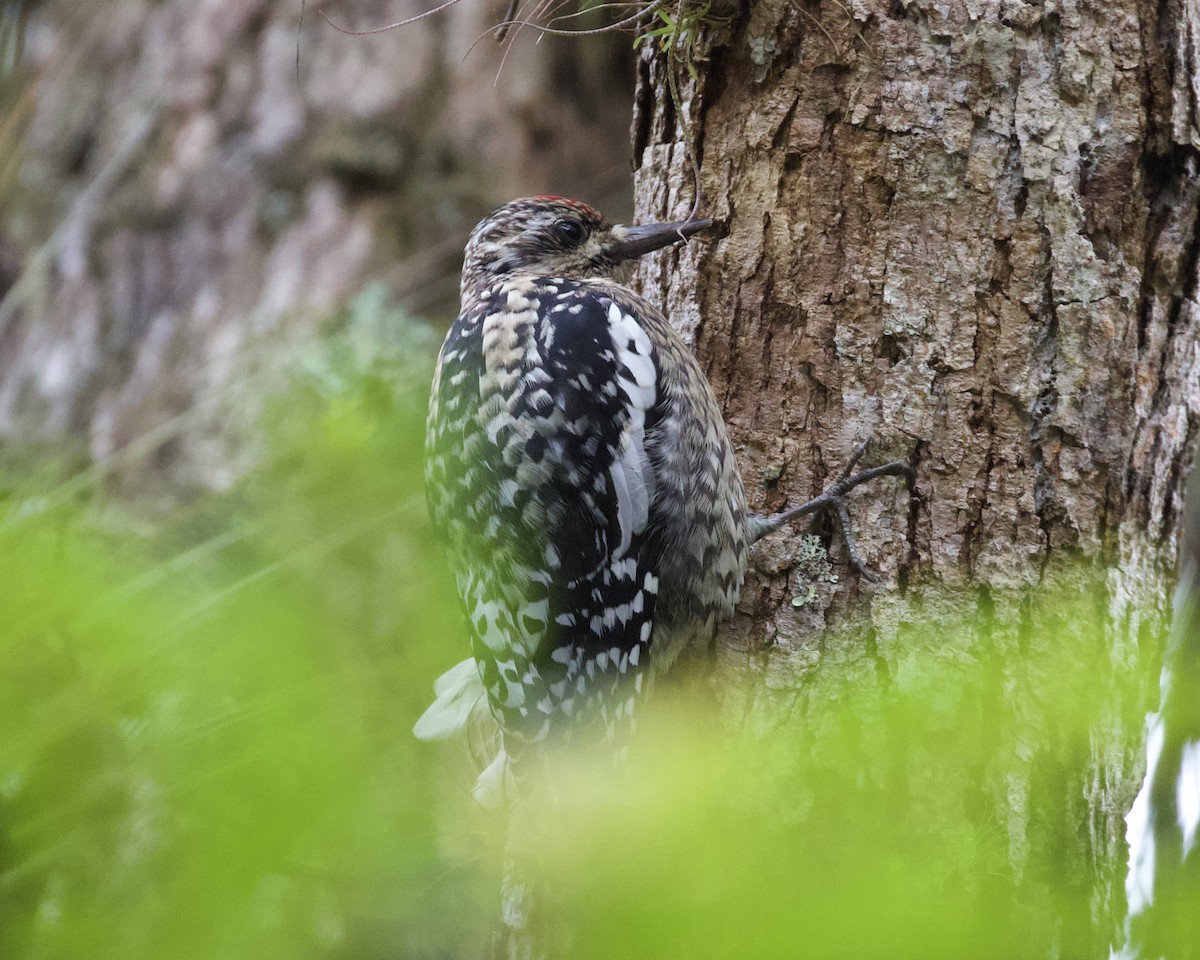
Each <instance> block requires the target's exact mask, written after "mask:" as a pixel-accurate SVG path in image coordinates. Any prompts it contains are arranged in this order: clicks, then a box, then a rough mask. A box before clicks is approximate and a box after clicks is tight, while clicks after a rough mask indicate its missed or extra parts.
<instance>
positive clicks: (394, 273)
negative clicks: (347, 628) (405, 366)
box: [0, 0, 633, 503]
mask: <svg viewBox="0 0 1200 960" xmlns="http://www.w3.org/2000/svg"><path fill="white" fill-rule="evenodd" d="M9 6H10V7H11V6H12V5H11V4H10V5H9ZM428 6H429V7H432V6H433V4H429V5H428ZM16 9H17V10H18V12H20V11H22V10H23V11H24V13H23V14H22V16H23V17H24V19H23V20H22V25H23V27H24V44H23V46H24V58H23V67H22V69H23V70H24V71H25V74H26V78H27V89H26V90H25V92H24V93H23V94H22V95H20V96H19V97H18V96H15V95H14V96H13V97H12V98H11V99H10V100H6V102H5V106H10V105H11V106H12V108H13V109H12V112H11V114H9V115H6V116H5V117H3V122H0V152H4V153H5V155H4V156H3V158H2V160H3V162H0V441H5V440H7V441H9V442H10V443H11V444H12V445H13V446H18V445H26V444H42V445H44V446H45V447H46V448H48V449H52V450H53V451H54V452H55V454H56V455H58V456H67V457H69V458H71V459H72V460H73V461H77V462H82V463H87V462H89V461H90V462H94V463H99V464H102V465H107V466H108V467H109V468H110V471H111V475H112V476H113V477H114V479H115V481H116V483H115V489H117V490H119V491H120V492H121V493H123V494H125V495H127V496H131V497H135V498H139V499H140V500H142V501H143V502H144V501H145V500H146V499H147V498H161V499H164V500H165V501H166V502H167V503H170V502H173V501H175V500H177V499H178V498H179V497H180V496H181V495H185V494H187V493H188V492H189V491H194V490H203V489H212V488H214V487H217V488H220V487H222V486H224V485H226V484H228V483H229V482H230V481H231V480H232V479H233V478H235V477H237V476H238V475H239V473H240V472H242V471H243V470H244V469H245V467H246V466H247V465H248V464H250V463H251V462H253V453H254V444H253V437H254V434H255V433H256V432H257V430H258V427H257V425H256V423H255V418H254V416H253V412H252V407H253V401H254V398H255V396H256V395H257V394H260V393H261V392H262V391H261V383H259V384H256V385H255V386H254V387H253V388H252V389H249V390H240V391H238V390H236V389H235V387H236V385H237V384H238V383H239V382H244V380H245V379H246V378H247V377H254V376H256V374H257V373H260V372H261V360H262V358H263V356H264V355H266V356H268V357H271V356H274V357H278V356H279V355H280V350H281V348H285V352H286V348H287V347H288V346H289V345H295V344H299V343H304V342H305V341H307V340H309V339H311V338H312V336H313V334H314V330H315V328H316V326H317V325H318V324H319V323H320V322H321V321H323V320H325V319H327V318H328V317H329V316H330V314H331V313H333V312H334V311H335V310H336V309H337V308H338V307H340V306H342V305H343V304H344V303H345V302H346V301H347V300H349V299H351V298H352V297H353V296H354V295H355V293H356V292H357V291H358V290H359V289H361V288H362V286H363V285H364V284H365V283H366V282H367V281H369V280H371V279H378V280H382V281H383V282H384V283H386V284H387V285H388V287H389V288H390V290H391V291H392V292H393V293H394V294H396V295H398V296H399V299H400V302H401V304H402V305H403V306H404V307H405V308H406V309H408V310H409V311H410V312H413V313H417V314H429V313H433V314H441V315H447V316H453V314H454V312H455V309H456V306H457V296H458V263H459V257H460V256H461V253H462V242H463V237H464V236H465V234H466V233H467V232H468V231H469V230H470V228H471V227H472V226H473V225H474V223H475V221H476V220H477V219H478V218H479V216H480V215H481V214H482V213H483V212H484V211H486V210H487V209H489V208H490V207H492V206H495V205H497V204H498V203H500V202H502V201H504V200H507V199H510V198H511V197H512V196H514V195H521V194H524V193H547V192H562V193H572V194H573V193H581V194H593V195H594V194H599V195H600V196H599V197H598V199H603V197H604V196H605V195H606V194H608V193H610V192H615V194H616V195H618V196H621V197H624V196H625V195H626V192H627V189H626V188H627V184H628V182H629V181H628V169H627V167H626V165H625V163H624V160H623V157H622V155H621V152H619V151H618V152H616V153H614V152H613V151H612V149H611V148H612V144H614V143H620V142H621V141H622V138H623V136H624V131H625V129H626V128H627V125H628V122H629V96H628V93H627V94H626V95H624V96H621V95H617V96H614V95H613V91H614V90H622V89H624V90H626V91H631V90H632V77H631V75H630V74H631V71H632V66H631V65H632V61H633V56H632V53H631V51H630V50H629V45H628V42H627V39H626V38H623V37H622V38H612V37H593V38H590V39H589V40H588V41H587V42H585V43H582V44H580V43H573V42H571V41H566V40H563V39H561V38H549V39H548V40H547V41H546V42H545V43H539V44H537V45H533V44H532V43H529V42H528V41H529V40H530V39H531V37H530V36H529V35H526V36H523V37H521V38H520V46H519V49H517V50H516V51H515V52H514V54H513V56H512V58H511V59H510V60H509V61H508V63H507V64H506V65H505V66H504V71H503V73H502V74H500V76H499V79H498V80H497V73H498V71H499V70H500V67H501V58H502V57H503V55H504V50H503V49H502V48H499V47H497V45H496V44H495V43H492V42H491V41H490V40H485V42H483V43H481V44H479V45H478V46H477V47H475V48H474V50H473V51H472V52H471V54H470V56H469V57H467V59H466V60H465V62H464V61H463V57H464V56H465V55H467V53H468V50H469V49H470V47H471V44H472V42H473V41H474V40H475V39H476V38H477V37H478V36H479V35H481V34H483V35H485V37H486V35H487V34H488V32H489V31H490V29H491V28H492V27H493V26H494V23H495V16H496V14H495V13H494V12H493V11H492V10H490V9H489V8H487V7H486V5H482V6H481V5H478V4H462V5H459V6H456V7H454V8H452V9H450V10H448V11H444V12H443V13H441V14H439V15H437V16H434V17H430V18H428V19H425V20H422V21H420V22H418V23H414V24H412V25H410V26H408V27H406V28H404V29H401V30H393V31H390V32H387V33H382V34H377V35H372V36H347V35H344V34H342V33H339V32H337V31H336V30H334V29H333V28H332V27H330V26H329V25H327V24H325V23H324V22H322V21H321V20H320V19H319V17H318V16H317V13H318V11H319V10H322V9H324V10H326V12H327V13H328V14H329V16H330V18H331V19H333V20H334V21H335V22H337V23H339V25H343V26H345V27H348V28H353V29H367V28H370V27H374V26H378V25H381V24H386V23H391V22H393V21H396V20H400V19H402V18H403V17H406V16H411V15H413V13H414V12H415V11H419V9H421V8H420V7H415V8H414V6H413V4H412V3H411V0H351V2H342V3H339V4H336V5H333V4H325V3H320V2H312V0H310V2H309V3H308V5H307V16H306V20H305V25H304V27H303V30H302V31H300V32H299V33H298V32H297V17H298V16H299V13H300V9H301V4H300V2H299V0H206V2H204V3H195V2H192V0H171V2H166V3H154V2H148V0H105V2H104V3H103V4H98V5H93V6H91V7H89V8H88V9H86V10H84V9H83V8H82V7H80V6H79V5H78V4H75V3H67V2H56V0H45V2H41V3H38V4H36V5H35V4H30V5H28V6H27V7H22V6H21V4H17V5H16ZM5 15H6V16H7V11H6V13H5ZM26 15H27V16H26ZM18 79H19V78H18ZM13 82H16V81H15V80H14V81H13ZM2 92H3V91H0V93H2ZM18 131H23V133H22V134H21V136H20V137H19V151H20V154H19V158H18V159H19V163H18V162H15V161H14V162H10V158H11V154H10V153H8V151H11V150H12V148H13V140H14V139H17V137H16V134H17V132H18ZM568 133H569V135H568ZM6 145H7V150H5V147H6ZM14 283H15V284H16V287H15V288H14V287H13V284H14ZM10 288H12V289H10ZM256 364H258V367H256ZM259 379H261V378H259ZM181 415H182V416H181ZM147 437H149V438H150V440H149V442H142V443H141V444H139V449H140V451H141V452H140V453H137V455H132V456H124V457H123V456H122V451H130V444H132V443H134V442H135V441H139V440H143V441H144V438H147Z"/></svg>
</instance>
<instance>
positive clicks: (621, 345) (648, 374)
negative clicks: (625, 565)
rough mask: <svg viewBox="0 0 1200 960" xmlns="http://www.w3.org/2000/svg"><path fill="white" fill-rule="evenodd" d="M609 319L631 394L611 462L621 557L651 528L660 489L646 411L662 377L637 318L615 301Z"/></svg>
mask: <svg viewBox="0 0 1200 960" xmlns="http://www.w3.org/2000/svg"><path fill="white" fill-rule="evenodd" d="M608 324H609V332H610V333H611V335H612V339H613V346H614V348H615V349H616V354H617V359H618V360H619V361H620V363H621V367H622V370H621V375H620V376H619V377H618V379H617V384H618V385H619V387H620V389H621V391H622V392H623V393H624V394H625V396H626V397H627V398H628V408H627V409H628V411H629V420H628V422H627V423H626V424H625V429H624V431H623V432H622V434H621V444H620V448H619V452H618V454H617V457H616V459H615V460H614V461H613V464H612V466H611V467H610V468H609V475H610V477H611V480H612V485H613V490H614V492H615V493H616V495H617V519H618V525H619V527H620V530H621V540H620V543H618V544H617V546H616V549H615V550H614V551H613V559H614V560H618V561H619V560H621V559H623V558H624V556H625V554H626V553H627V552H628V551H629V544H630V541H631V540H632V538H633V535H634V534H635V533H640V532H642V531H643V530H645V529H646V524H647V522H648V521H649V519H650V503H651V501H652V500H653V499H654V490H653V473H652V471H651V470H650V464H649V458H648V457H647V454H646V414H647V412H648V411H649V410H650V409H651V408H652V407H653V406H654V404H655V402H656V400H657V398H658V377H657V375H656V373H655V370H654V360H653V359H652V358H651V350H652V347H651V345H650V338H649V337H648V336H647V335H646V331H645V330H643V329H642V328H641V325H640V324H638V322H637V320H635V319H634V318H633V317H632V316H630V315H629V314H628V313H624V312H623V311H622V310H621V308H620V307H618V306H617V305H616V304H615V303H613V304H610V305H609V308H608Z"/></svg>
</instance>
